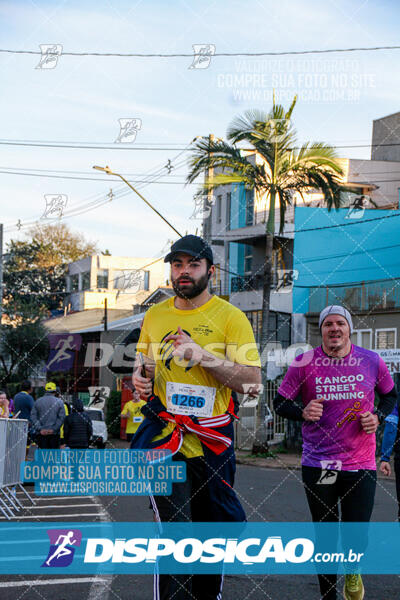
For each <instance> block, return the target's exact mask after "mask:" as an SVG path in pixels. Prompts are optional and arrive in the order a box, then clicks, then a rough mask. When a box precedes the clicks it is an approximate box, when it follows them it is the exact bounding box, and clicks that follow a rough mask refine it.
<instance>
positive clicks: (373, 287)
mask: <svg viewBox="0 0 400 600" xmlns="http://www.w3.org/2000/svg"><path fill="white" fill-rule="evenodd" d="M330 304H341V305H343V306H345V307H346V308H348V309H349V310H353V311H381V310H391V309H395V308H400V279H387V280H383V281H374V282H361V283H357V284H353V285H342V286H339V285H338V286H327V287H313V288H310V291H309V311H310V312H320V311H321V310H322V309H323V308H324V307H325V306H328V305H330Z"/></svg>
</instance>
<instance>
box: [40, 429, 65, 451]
mask: <svg viewBox="0 0 400 600" xmlns="http://www.w3.org/2000/svg"><path fill="white" fill-rule="evenodd" d="M36 443H37V445H38V446H39V448H42V449H45V450H57V449H58V448H59V447H60V434H59V433H52V434H51V435H42V434H41V433H38V434H37V436H36Z"/></svg>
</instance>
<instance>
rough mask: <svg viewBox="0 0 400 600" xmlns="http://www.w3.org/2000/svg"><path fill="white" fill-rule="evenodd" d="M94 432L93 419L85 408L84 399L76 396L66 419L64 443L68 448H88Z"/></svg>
mask: <svg viewBox="0 0 400 600" xmlns="http://www.w3.org/2000/svg"><path fill="white" fill-rule="evenodd" d="M92 433H93V427H92V421H91V419H90V417H89V415H87V414H86V413H85V411H84V410H83V403H82V400H81V399H80V398H74V400H73V402H72V408H71V411H70V414H69V415H68V416H67V417H65V421H64V443H65V444H66V445H67V446H68V448H88V447H89V442H90V439H91V437H92Z"/></svg>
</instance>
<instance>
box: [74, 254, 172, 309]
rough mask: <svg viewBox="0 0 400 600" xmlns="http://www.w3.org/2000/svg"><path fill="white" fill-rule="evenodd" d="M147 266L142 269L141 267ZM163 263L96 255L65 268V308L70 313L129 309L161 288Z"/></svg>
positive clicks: (163, 281)
mask: <svg viewBox="0 0 400 600" xmlns="http://www.w3.org/2000/svg"><path fill="white" fill-rule="evenodd" d="M151 262H153V263H154V264H149V265H148V266H146V267H145V268H143V265H147V263H151ZM164 270H165V267H164V263H163V261H162V260H159V261H157V262H154V258H153V259H151V258H134V257H126V256H105V255H102V254H100V255H99V254H97V255H94V256H88V257H86V258H82V259H81V260H77V261H75V262H73V263H70V264H69V265H68V274H67V291H68V296H67V299H66V302H65V305H66V306H67V307H69V309H70V310H72V311H81V310H88V309H94V308H101V307H104V300H105V299H107V305H108V308H113V309H129V308H133V306H134V305H136V304H140V303H141V302H142V301H143V300H144V299H145V298H146V297H147V296H148V295H149V294H150V293H151V292H153V291H154V290H155V289H157V288H158V287H160V286H162V285H164V283H165V276H164Z"/></svg>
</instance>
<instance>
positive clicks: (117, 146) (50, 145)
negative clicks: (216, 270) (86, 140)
mask: <svg viewBox="0 0 400 600" xmlns="http://www.w3.org/2000/svg"><path fill="white" fill-rule="evenodd" d="M0 145H3V146H28V147H40V148H74V149H80V148H81V149H82V150H86V149H88V150H143V151H149V150H150V151H153V150H157V151H164V150H165V151H167V150H168V151H172V152H173V151H176V150H186V148H171V147H162V148H161V147H151V148H149V147H144V146H129V147H127V144H115V145H114V146H91V145H89V144H82V145H78V144H68V143H65V144H63V143H42V142H11V141H0Z"/></svg>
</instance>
